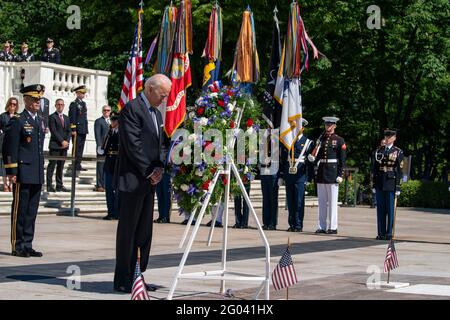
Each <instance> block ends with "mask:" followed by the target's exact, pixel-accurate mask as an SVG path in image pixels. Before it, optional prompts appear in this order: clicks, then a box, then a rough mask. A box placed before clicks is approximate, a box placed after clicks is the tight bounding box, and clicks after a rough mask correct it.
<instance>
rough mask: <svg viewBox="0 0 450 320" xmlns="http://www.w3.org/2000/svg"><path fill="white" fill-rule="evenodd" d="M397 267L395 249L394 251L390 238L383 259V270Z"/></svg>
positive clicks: (386, 270) (392, 241)
mask: <svg viewBox="0 0 450 320" xmlns="http://www.w3.org/2000/svg"><path fill="white" fill-rule="evenodd" d="M397 267H398V260H397V251H395V246H394V240H391V241H390V242H389V246H388V249H387V252H386V259H384V272H388V271H391V270H394V269H395V268H397Z"/></svg>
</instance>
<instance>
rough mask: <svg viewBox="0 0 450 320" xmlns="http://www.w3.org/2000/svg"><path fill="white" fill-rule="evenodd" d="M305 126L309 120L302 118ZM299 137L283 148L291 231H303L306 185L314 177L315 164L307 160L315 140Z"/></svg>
mask: <svg viewBox="0 0 450 320" xmlns="http://www.w3.org/2000/svg"><path fill="white" fill-rule="evenodd" d="M302 123H303V126H306V125H308V121H306V120H305V119H302ZM301 130H302V133H301V134H300V135H299V137H298V138H297V141H296V142H295V144H294V146H293V148H292V149H291V150H290V151H289V150H287V149H286V147H285V146H283V147H282V150H281V175H282V176H283V178H284V182H285V185H286V198H287V205H288V211H289V229H288V230H287V231H289V232H302V231H303V218H304V216H305V186H306V184H307V183H309V182H311V180H312V178H313V170H314V167H313V164H312V163H310V162H309V161H305V160H306V159H307V157H308V156H309V155H310V154H311V152H312V150H313V148H314V142H313V141H311V140H310V139H308V138H307V137H305V136H304V135H303V128H302V129H301Z"/></svg>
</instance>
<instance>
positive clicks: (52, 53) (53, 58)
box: [41, 38, 61, 64]
mask: <svg viewBox="0 0 450 320" xmlns="http://www.w3.org/2000/svg"><path fill="white" fill-rule="evenodd" d="M54 44H55V43H54V42H53V39H50V38H47V48H46V49H44V52H43V53H42V57H41V61H43V62H51V63H58V64H59V63H61V54H60V52H59V49H58V48H54V47H53V46H54Z"/></svg>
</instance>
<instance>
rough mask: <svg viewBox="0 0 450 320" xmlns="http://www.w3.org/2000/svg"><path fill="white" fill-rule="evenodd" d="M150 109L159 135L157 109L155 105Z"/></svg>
mask: <svg viewBox="0 0 450 320" xmlns="http://www.w3.org/2000/svg"><path fill="white" fill-rule="evenodd" d="M148 110H149V111H150V114H151V115H152V120H153V124H154V125H155V128H156V133H157V134H158V136H159V130H158V129H159V128H158V120H156V112H155V109H154V108H153V107H150V108H148Z"/></svg>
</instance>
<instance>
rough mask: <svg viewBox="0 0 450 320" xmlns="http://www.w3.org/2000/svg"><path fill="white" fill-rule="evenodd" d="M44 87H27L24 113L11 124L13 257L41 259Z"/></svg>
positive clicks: (8, 163)
mask: <svg viewBox="0 0 450 320" xmlns="http://www.w3.org/2000/svg"><path fill="white" fill-rule="evenodd" d="M42 88H43V86H42V85H40V84H36V85H31V86H27V87H24V88H23V89H22V90H21V91H20V92H21V93H22V94H23V100H24V104H25V110H24V111H23V112H22V113H20V114H19V115H17V116H15V117H12V118H11V120H10V122H9V123H8V126H7V130H6V135H5V141H4V144H3V146H4V148H3V161H4V163H5V169H6V174H7V177H8V181H7V183H8V185H12V191H13V203H12V214H11V244H12V255H13V256H18V257H30V256H31V257H41V256H42V253H41V252H37V251H35V250H34V249H33V238H34V230H35V222H36V215H37V212H38V207H39V200H40V196H41V189H42V184H43V183H44V156H43V146H44V137H45V135H44V123H43V121H42V119H41V118H40V117H39V115H38V114H37V111H38V109H39V99H40V98H41V95H42Z"/></svg>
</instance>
